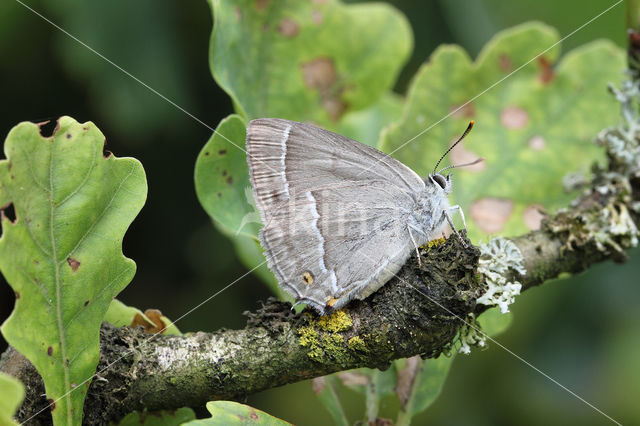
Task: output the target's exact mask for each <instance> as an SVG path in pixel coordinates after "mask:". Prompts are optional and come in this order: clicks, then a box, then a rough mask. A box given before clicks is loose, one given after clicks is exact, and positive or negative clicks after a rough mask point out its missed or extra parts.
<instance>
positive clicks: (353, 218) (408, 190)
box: [247, 119, 424, 312]
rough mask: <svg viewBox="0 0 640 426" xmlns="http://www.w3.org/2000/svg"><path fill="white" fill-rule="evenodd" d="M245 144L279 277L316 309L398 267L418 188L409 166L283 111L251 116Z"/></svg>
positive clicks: (359, 292)
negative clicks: (282, 114)
mask: <svg viewBox="0 0 640 426" xmlns="http://www.w3.org/2000/svg"><path fill="white" fill-rule="evenodd" d="M247 153H248V156H247V158H248V163H249V171H250V174H251V183H252V185H253V192H254V197H255V200H256V204H257V206H258V210H259V212H260V215H261V218H262V221H263V224H264V227H263V228H262V230H261V231H260V241H261V243H262V246H263V248H264V249H265V255H266V257H267V261H268V264H269V267H270V269H271V270H272V271H273V272H274V274H275V275H276V278H277V279H278V281H279V282H280V284H281V286H282V287H283V288H284V289H285V290H287V291H288V292H289V293H290V294H291V295H292V296H293V297H295V298H296V299H297V300H299V301H303V302H305V303H309V304H310V305H312V306H313V307H314V308H316V309H317V310H318V311H320V312H324V311H325V309H326V308H327V307H332V308H339V307H341V306H343V305H344V304H346V303H347V302H348V301H349V300H350V299H352V298H359V299H362V298H364V297H366V296H368V295H369V294H371V293H372V292H373V291H375V290H376V289H378V288H379V287H380V286H381V285H382V284H384V283H385V282H386V281H387V280H388V279H389V278H391V276H392V275H393V274H394V273H395V272H397V271H398V269H399V268H400V267H401V266H402V264H403V263H404V261H405V260H406V258H407V256H408V254H409V252H410V250H411V248H412V244H411V239H410V237H409V234H408V229H407V220H408V217H409V215H410V214H411V212H412V210H413V209H414V207H415V204H416V202H417V200H416V197H417V196H418V194H420V193H421V191H422V190H423V189H424V182H423V181H422V179H421V178H420V177H419V176H418V175H417V174H416V173H414V172H413V171H412V170H411V169H409V168H408V167H406V166H405V165H403V164H402V163H400V162H398V161H396V160H395V159H393V158H391V157H389V156H387V155H386V154H384V153H382V152H380V151H377V150H375V149H373V148H371V147H368V146H366V145H363V144H361V143H359V142H356V141H354V140H351V139H348V138H346V137H344V136H341V135H338V134H335V133H332V132H329V131H327V130H323V129H320V128H317V127H315V126H311V125H307V124H301V123H296V122H292V121H287V120H281V119H259V120H253V121H252V122H251V123H249V126H248V129H247Z"/></svg>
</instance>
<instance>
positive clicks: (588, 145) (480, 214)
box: [379, 23, 625, 239]
mask: <svg viewBox="0 0 640 426" xmlns="http://www.w3.org/2000/svg"><path fill="white" fill-rule="evenodd" d="M558 39H559V37H558V34H557V32H556V31H555V30H553V29H552V28H550V27H548V26H545V25H543V24H540V23H528V24H523V25H520V26H518V27H515V28H512V29H509V30H506V31H503V32H501V33H499V34H498V35H496V36H495V37H494V38H493V39H492V40H491V41H490V42H489V43H488V44H487V46H486V47H485V48H484V49H483V51H482V52H481V53H480V55H479V57H478V59H477V60H476V62H473V63H472V62H471V60H470V59H469V57H468V56H467V54H466V53H465V52H464V51H463V50H462V49H461V48H460V47H457V46H442V47H440V48H438V49H437V50H436V51H435V53H434V54H433V55H432V56H431V58H430V60H429V62H428V63H427V64H425V65H424V66H423V67H422V68H421V69H420V71H419V72H418V74H417V76H416V78H415V80H414V81H413V83H412V85H411V88H410V90H409V95H408V100H407V103H406V105H405V109H404V112H403V116H402V119H400V120H399V121H397V122H396V123H394V124H393V125H391V126H389V127H388V128H387V129H386V131H385V132H383V135H382V136H381V140H380V145H379V146H380V148H381V149H382V150H384V151H385V152H394V151H396V150H397V152H394V154H393V155H394V157H396V158H398V159H399V160H400V161H402V162H404V163H405V164H407V165H408V166H410V167H412V168H413V169H414V170H416V171H417V172H418V173H420V174H421V175H423V176H426V175H427V174H428V173H429V172H431V170H432V169H433V167H434V165H435V164H436V162H437V160H438V158H439V157H440V155H442V154H443V153H444V151H445V150H446V149H447V148H448V147H449V144H450V143H451V142H452V141H453V140H454V139H455V138H456V137H457V136H459V135H460V134H461V133H462V131H463V130H464V129H465V127H466V126H467V124H468V122H469V120H470V119H472V118H473V119H475V120H476V126H475V128H474V130H473V131H472V132H471V134H470V136H469V137H468V138H467V139H466V140H465V142H464V147H462V146H460V147H459V148H460V149H456V150H454V152H453V153H452V155H450V156H449V157H448V158H447V159H446V160H445V161H444V162H443V165H447V164H450V162H454V163H455V162H457V163H460V162H464V161H468V160H472V159H474V158H478V157H484V158H485V159H486V161H485V162H484V163H482V164H479V165H477V166H474V167H468V168H462V169H459V170H456V171H454V173H453V174H454V176H453V182H454V190H453V193H452V195H451V201H452V203H453V204H459V205H461V206H462V207H463V208H464V209H465V211H467V212H470V214H469V213H468V214H467V224H468V226H469V234H470V236H471V237H472V239H478V238H482V237H485V238H486V237H487V236H488V235H493V234H507V235H512V234H518V233H522V232H525V231H527V230H528V229H529V228H535V227H536V226H537V224H538V223H539V220H537V219H538V218H539V216H538V215H537V213H536V207H538V206H541V207H544V208H546V209H548V210H554V209H556V208H559V207H561V206H564V205H566V203H568V202H569V201H570V200H571V199H572V198H573V197H574V195H575V194H567V193H565V192H564V191H563V188H562V184H561V180H562V178H563V176H565V175H566V174H567V173H568V172H571V171H583V172H586V171H587V170H588V167H589V166H590V163H591V162H592V161H594V160H599V159H602V158H603V152H602V150H601V149H599V148H598V147H597V146H596V145H595V144H594V143H593V138H594V135H596V134H597V132H598V131H599V130H600V129H602V128H603V127H606V126H607V125H609V124H610V123H612V122H616V121H617V119H618V114H619V113H618V107H617V106H616V104H615V100H614V99H613V97H611V96H610V95H609V94H608V93H607V92H606V90H605V87H606V84H607V82H609V81H614V82H618V81H620V79H621V78H622V70H623V69H624V66H625V63H624V55H623V52H622V51H621V50H620V49H619V48H617V47H615V46H614V45H613V44H611V43H610V42H606V41H598V42H593V43H590V44H588V45H585V46H583V47H581V48H579V49H575V50H574V51H572V52H570V53H568V54H567V55H566V56H565V57H564V58H563V59H562V60H561V61H560V62H559V63H558V64H556V65H554V68H551V64H553V63H554V62H555V61H556V58H557V57H558V54H559V48H557V47H555V48H552V49H551V50H549V51H547V52H546V53H544V54H543V55H542V56H541V57H540V58H539V59H536V60H534V61H532V62H531V63H528V64H527V62H528V61H530V60H531V59H532V58H534V57H535V56H536V55H538V54H540V53H541V52H543V51H544V50H545V49H547V48H548V47H549V46H551V45H553V44H554V43H556V42H557V41H558ZM525 64H526V65H525ZM520 66H523V68H522V69H519V67H520ZM517 69H519V70H518V71H517V72H515V73H514V74H512V75H509V74H510V73H511V72H514V71H516V70H517ZM502 79H504V80H502ZM494 84H495V86H493V85H494ZM485 90H486V92H485ZM476 96H477V97H476ZM469 100H472V102H471V103H470V104H469V105H468V106H466V107H464V108H462V109H461V110H459V111H457V112H455V113H453V115H452V116H451V117H448V118H446V119H444V118H445V117H447V116H448V115H449V114H451V113H452V112H453V111H455V110H456V108H458V107H460V106H461V105H463V104H464V103H465V102H467V101H469ZM440 120H442V121H441V122H440ZM427 129H428V131H426V130H427ZM423 131H426V132H425V133H424V134H422V135H420V136H419V137H417V138H415V140H412V139H413V138H414V137H416V136H417V135H418V134H420V133H421V132H423ZM410 140H411V142H409V143H408V144H407V145H406V146H403V145H404V144H405V143H406V142H407V141H410Z"/></svg>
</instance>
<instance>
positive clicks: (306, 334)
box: [298, 327, 318, 346]
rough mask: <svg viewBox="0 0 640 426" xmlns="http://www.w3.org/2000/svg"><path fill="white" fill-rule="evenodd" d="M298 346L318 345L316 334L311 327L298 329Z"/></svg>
mask: <svg viewBox="0 0 640 426" xmlns="http://www.w3.org/2000/svg"><path fill="white" fill-rule="evenodd" d="M298 334H299V335H300V339H299V342H300V346H313V345H317V344H318V332H317V331H316V330H315V329H314V328H313V327H300V328H299V329H298Z"/></svg>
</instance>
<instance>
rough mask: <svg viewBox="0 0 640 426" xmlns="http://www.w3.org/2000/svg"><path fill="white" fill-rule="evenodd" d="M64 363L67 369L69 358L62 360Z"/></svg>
mask: <svg viewBox="0 0 640 426" xmlns="http://www.w3.org/2000/svg"><path fill="white" fill-rule="evenodd" d="M64 363H65V364H67V367H68V366H69V364H70V362H69V358H67V359H65V360H64Z"/></svg>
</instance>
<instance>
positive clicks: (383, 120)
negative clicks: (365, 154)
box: [335, 92, 404, 147]
mask: <svg viewBox="0 0 640 426" xmlns="http://www.w3.org/2000/svg"><path fill="white" fill-rule="evenodd" d="M403 105H404V103H403V100H402V98H401V97H400V96H398V95H396V94H394V93H392V92H389V93H386V94H385V95H384V96H382V97H381V98H380V99H379V100H378V101H377V102H376V103H375V104H373V105H371V106H370V107H368V108H367V109H364V110H360V111H353V112H350V113H348V114H345V116H344V117H343V119H342V120H340V122H339V123H338V124H337V126H336V128H335V131H336V132H337V133H340V134H341V135H344V136H347V137H349V138H351V139H354V140H357V141H358V142H362V143H364V144H367V145H369V146H373V147H376V145H377V144H378V139H379V138H380V132H381V131H382V129H383V128H384V127H385V126H387V125H388V124H391V123H392V122H394V121H396V120H398V119H399V118H400V116H401V114H402V107H403Z"/></svg>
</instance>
